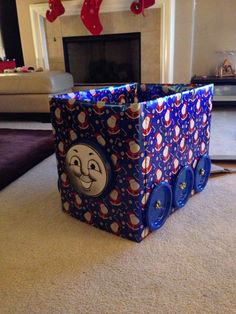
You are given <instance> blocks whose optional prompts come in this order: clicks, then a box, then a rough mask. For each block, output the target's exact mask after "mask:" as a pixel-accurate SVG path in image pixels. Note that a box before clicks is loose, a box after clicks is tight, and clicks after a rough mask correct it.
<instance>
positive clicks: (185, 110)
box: [50, 83, 213, 242]
mask: <svg viewBox="0 0 236 314" xmlns="http://www.w3.org/2000/svg"><path fill="white" fill-rule="evenodd" d="M212 97H213V85H206V86H198V85H169V84H168V85H160V84H136V83H133V84H127V85H123V86H117V87H107V88H102V89H95V90H88V91H80V92H76V93H71V94H63V95H58V96H55V97H54V98H52V99H51V101H50V108H51V119H52V125H53V131H54V135H55V146H56V157H57V164H58V188H59V191H60V194H61V201H62V208H63V210H64V211H65V212H67V213H69V214H70V215H72V216H73V217H75V218H78V219H79V220H81V221H84V222H87V223H88V224H91V225H93V226H95V227H97V228H100V229H103V230H106V231H108V232H112V233H114V234H116V235H119V236H122V237H124V238H127V239H130V240H133V241H137V242H140V241H141V240H142V239H144V238H145V237H146V236H147V235H148V234H149V233H150V232H152V231H154V230H156V229H158V228H160V227H161V226H162V225H163V224H164V223H165V221H166V219H167V218H168V216H169V214H170V213H172V212H173V211H175V210H176V209H178V208H181V207H183V206H184V205H185V204H186V202H187V201H188V199H189V197H190V196H191V195H192V194H194V193H195V192H201V191H202V190H203V189H204V188H205V186H206V183H207V180H208V177H209V175H210V159H209V157H208V153H209V140H210V121H211V110H212Z"/></svg>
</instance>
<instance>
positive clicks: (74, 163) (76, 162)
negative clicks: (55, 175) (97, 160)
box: [70, 156, 81, 167]
mask: <svg viewBox="0 0 236 314" xmlns="http://www.w3.org/2000/svg"><path fill="white" fill-rule="evenodd" d="M70 166H76V167H81V162H80V159H79V158H78V157H77V156H72V157H71V160H70Z"/></svg>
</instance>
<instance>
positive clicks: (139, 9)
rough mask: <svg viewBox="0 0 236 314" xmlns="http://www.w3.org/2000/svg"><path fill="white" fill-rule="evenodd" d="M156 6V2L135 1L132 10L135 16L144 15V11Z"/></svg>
mask: <svg viewBox="0 0 236 314" xmlns="http://www.w3.org/2000/svg"><path fill="white" fill-rule="evenodd" d="M154 4H155V0H135V1H133V2H132V3H131V6H130V10H131V12H132V13H134V14H140V13H142V15H144V9H147V8H149V7H151V6H152V5H154Z"/></svg>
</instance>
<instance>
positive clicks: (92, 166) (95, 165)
mask: <svg viewBox="0 0 236 314" xmlns="http://www.w3.org/2000/svg"><path fill="white" fill-rule="evenodd" d="M88 169H89V170H94V171H97V172H101V169H100V167H99V164H98V163H97V161H96V160H93V159H91V160H89V162H88Z"/></svg>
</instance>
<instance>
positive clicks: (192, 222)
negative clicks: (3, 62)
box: [0, 122, 236, 314]
mask: <svg viewBox="0 0 236 314" xmlns="http://www.w3.org/2000/svg"><path fill="white" fill-rule="evenodd" d="M11 126H12V124H11V123H7V122H5V123H0V127H11ZM14 127H19V128H22V124H21V123H20V124H18V125H17V124H14ZM26 127H28V128H40V127H41V128H44V129H48V128H49V129H50V125H49V124H40V123H37V124H35V123H27V124H24V128H26ZM228 129H229V128H228ZM219 135H220V133H219ZM212 136H213V138H214V136H215V139H216V136H217V134H215V132H214V134H212ZM222 142H223V141H222ZM213 148H215V149H216V150H217V147H213ZM220 149H222V148H220ZM235 187H236V175H231V174H229V175H224V176H216V177H214V178H211V179H210V181H209V184H208V186H207V188H206V190H205V191H204V192H202V193H200V194H198V195H196V196H194V197H192V198H191V199H190V201H189V203H188V204H187V205H186V207H184V208H183V209H181V210H179V211H178V212H176V213H174V214H173V215H172V216H171V217H170V218H169V219H168V221H167V222H166V224H165V226H164V227H163V228H162V229H161V230H159V231H157V232H156V233H153V234H152V235H150V236H149V237H148V238H147V239H145V240H144V241H143V242H142V243H140V244H137V243H134V242H131V241H128V240H123V239H121V238H118V237H116V236H114V235H111V234H108V233H105V232H102V231H100V230H97V229H95V228H93V227H90V226H88V225H86V224H84V223H81V222H79V221H77V220H75V219H73V218H71V217H69V216H68V215H66V214H64V213H63V212H62V211H61V210H60V206H61V205H60V198H59V194H58V192H57V173H56V160H55V156H51V157H49V158H47V159H45V160H44V161H43V162H42V163H40V164H38V165H37V166H35V167H34V168H33V169H32V170H30V171H29V172H27V173H26V174H24V175H23V176H22V177H20V178H19V179H18V180H16V181H15V182H13V183H12V184H11V185H9V186H7V187H6V188H5V189H4V190H2V191H1V192H0V313H1V314H34V313H40V314H87V313H88V314H94V313H98V314H126V313H127V314H141V313H142V314H143V313H148V314H192V313H193V314H195V313H196V314H203V313H204V314H205V313H206V314H226V313H227V314H234V313H236V228H235V226H236V193H235Z"/></svg>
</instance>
